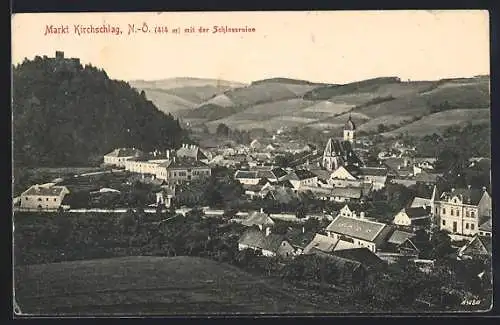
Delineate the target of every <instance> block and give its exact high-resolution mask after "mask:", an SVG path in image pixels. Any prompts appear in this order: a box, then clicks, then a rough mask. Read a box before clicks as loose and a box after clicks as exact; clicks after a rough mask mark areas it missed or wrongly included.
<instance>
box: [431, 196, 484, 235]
mask: <svg viewBox="0 0 500 325" xmlns="http://www.w3.org/2000/svg"><path fill="white" fill-rule="evenodd" d="M434 214H435V216H436V218H437V219H438V222H439V226H440V229H443V230H448V231H449V232H451V233H453V234H459V235H469V236H473V235H475V234H477V233H478V231H479V229H478V228H479V225H480V224H482V223H483V222H484V221H486V220H487V219H488V217H491V196H490V195H489V194H488V192H487V191H486V188H483V189H482V190H480V189H473V188H471V187H470V186H469V187H468V188H461V189H451V191H447V192H443V193H442V194H441V195H440V196H439V199H438V200H437V201H435V202H434Z"/></svg>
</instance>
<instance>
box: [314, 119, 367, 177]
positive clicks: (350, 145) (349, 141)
mask: <svg viewBox="0 0 500 325" xmlns="http://www.w3.org/2000/svg"><path fill="white" fill-rule="evenodd" d="M355 133H356V125H355V124H354V122H353V121H352V118H351V115H350V114H349V119H348V120H347V122H346V124H345V125H344V138H343V139H342V140H340V139H332V138H330V139H328V142H327V144H326V147H325V151H324V152H323V160H322V163H321V165H322V166H323V168H325V169H326V170H328V171H334V170H336V169H337V168H339V167H340V166H346V165H355V166H359V167H361V166H362V165H363V163H362V161H361V160H360V159H359V158H358V156H357V155H356V153H355V152H354V139H355Z"/></svg>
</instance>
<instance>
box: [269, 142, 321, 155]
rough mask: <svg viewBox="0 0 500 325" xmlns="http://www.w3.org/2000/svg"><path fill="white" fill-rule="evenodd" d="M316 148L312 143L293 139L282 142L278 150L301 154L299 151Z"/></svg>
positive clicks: (308, 150) (309, 150)
mask: <svg viewBox="0 0 500 325" xmlns="http://www.w3.org/2000/svg"><path fill="white" fill-rule="evenodd" d="M314 149H315V148H314V147H313V146H312V145H310V144H303V143H300V142H294V141H291V142H283V143H281V144H280V146H279V147H278V149H277V150H278V151H279V152H286V153H291V154H299V153H304V152H311V151H313V150H314Z"/></svg>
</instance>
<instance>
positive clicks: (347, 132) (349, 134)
mask: <svg viewBox="0 0 500 325" xmlns="http://www.w3.org/2000/svg"><path fill="white" fill-rule="evenodd" d="M355 132H356V124H354V122H353V121H352V116H351V113H349V119H348V120H347V122H346V123H345V125H344V141H349V142H351V143H354V133H355Z"/></svg>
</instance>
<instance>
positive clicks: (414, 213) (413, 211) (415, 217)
mask: <svg viewBox="0 0 500 325" xmlns="http://www.w3.org/2000/svg"><path fill="white" fill-rule="evenodd" d="M430 213H431V210H430V207H429V208H424V207H417V208H403V209H402V210H401V211H399V212H398V213H397V214H396V215H395V216H394V219H393V221H392V223H393V224H395V225H398V226H405V227H425V226H427V225H429V223H430V220H431V215H430Z"/></svg>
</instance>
